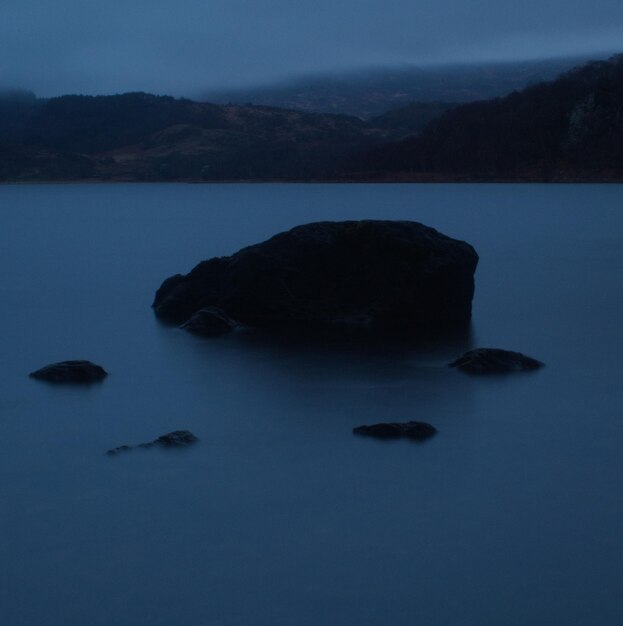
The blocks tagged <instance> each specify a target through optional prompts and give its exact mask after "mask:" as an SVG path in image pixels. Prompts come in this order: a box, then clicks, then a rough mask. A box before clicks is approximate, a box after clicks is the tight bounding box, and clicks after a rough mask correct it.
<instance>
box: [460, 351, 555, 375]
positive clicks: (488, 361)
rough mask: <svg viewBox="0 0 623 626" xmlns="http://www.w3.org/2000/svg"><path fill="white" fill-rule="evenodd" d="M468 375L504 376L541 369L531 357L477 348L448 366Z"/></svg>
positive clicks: (538, 363) (539, 363) (518, 353)
mask: <svg viewBox="0 0 623 626" xmlns="http://www.w3.org/2000/svg"><path fill="white" fill-rule="evenodd" d="M449 366H450V367H457V368H458V369H460V370H461V371H462V372H467V373H468V374H506V373H508V372H525V371H532V370H535V369H538V368H539V367H543V363H541V361H537V360H536V359H533V358H532V357H529V356H526V355H525V354H521V352H513V351H511V350H500V349H499V348H478V349H477V350H470V351H469V352H466V353H465V354H464V355H463V356H461V357H459V358H458V359H457V360H456V361H453V362H452V363H450V364H449Z"/></svg>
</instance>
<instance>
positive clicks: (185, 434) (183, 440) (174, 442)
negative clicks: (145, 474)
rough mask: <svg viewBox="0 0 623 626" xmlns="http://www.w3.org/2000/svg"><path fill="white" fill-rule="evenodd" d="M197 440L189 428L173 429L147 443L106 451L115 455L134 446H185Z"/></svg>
mask: <svg viewBox="0 0 623 626" xmlns="http://www.w3.org/2000/svg"><path fill="white" fill-rule="evenodd" d="M197 441H199V439H197V437H195V435H193V434H192V433H191V432H190V431H189V430H174V431H173V432H171V433H167V434H166V435H161V436H160V437H158V439H154V441H150V442H148V443H139V444H138V446H128V445H123V446H119V447H117V448H112V449H110V450H108V451H107V452H106V454H108V455H110V456H115V455H116V454H119V453H120V452H129V451H130V450H133V449H134V448H153V447H154V446H161V447H163V448H185V447H187V446H189V445H191V444H193V443H196V442H197Z"/></svg>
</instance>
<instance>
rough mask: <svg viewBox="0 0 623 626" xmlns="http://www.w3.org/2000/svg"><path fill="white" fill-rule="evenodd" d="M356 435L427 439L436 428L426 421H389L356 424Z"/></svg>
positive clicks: (380, 437) (378, 437)
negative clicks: (366, 424) (369, 424)
mask: <svg viewBox="0 0 623 626" xmlns="http://www.w3.org/2000/svg"><path fill="white" fill-rule="evenodd" d="M353 433H355V434H356V435H366V436H368V437H376V438H377V439H397V438H398V437H405V438H407V439H417V440H419V441H421V440H423V439H428V438H429V437H432V436H433V435H435V434H436V433H437V429H436V428H435V427H434V426H431V425H430V424H427V423H426V422H403V423H399V422H390V423H386V424H372V425H371V426H358V427H357V428H353Z"/></svg>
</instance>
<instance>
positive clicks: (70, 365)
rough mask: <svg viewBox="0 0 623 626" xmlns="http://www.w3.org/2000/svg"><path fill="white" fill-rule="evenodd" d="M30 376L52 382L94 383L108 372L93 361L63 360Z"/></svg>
mask: <svg viewBox="0 0 623 626" xmlns="http://www.w3.org/2000/svg"><path fill="white" fill-rule="evenodd" d="M30 376H31V377H32V378H37V379H38V380H46V381H48V382H52V383H92V382H96V381H98V380H102V379H103V378H106V376H108V373H107V372H106V370H105V369H104V368H103V367H101V366H100V365H96V364H95V363H91V361H61V362H60V363H52V364H50V365H46V366H45V367H42V368H41V369H38V370H37V371H36V372H31V373H30Z"/></svg>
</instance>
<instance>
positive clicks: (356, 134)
mask: <svg viewBox="0 0 623 626" xmlns="http://www.w3.org/2000/svg"><path fill="white" fill-rule="evenodd" d="M0 120H4V123H3V122H0V180H5V181H28V180H83V179H96V180H139V181H140V180H145V181H149V180H228V179H229V180H231V179H243V180H248V179H253V180H257V179H267V180H272V179H280V180H298V179H314V178H326V177H330V176H334V175H336V174H337V173H338V170H337V169H336V168H337V165H336V164H337V162H338V161H340V160H341V159H344V158H347V157H348V156H349V155H351V154H353V153H355V152H357V151H359V150H361V149H362V148H363V147H364V146H370V145H373V144H374V143H378V141H380V140H381V139H382V133H379V132H375V131H371V130H370V129H369V128H368V127H367V126H366V124H365V123H364V122H362V121H361V120H359V119H357V118H352V117H347V116H340V115H323V114H311V113H301V112H298V111H288V110H284V109H274V108H269V107H260V106H257V107H256V106H236V105H230V106H220V105H214V104H207V103H198V102H192V101H190V100H183V99H182V100H178V99H174V98H171V97H168V96H154V95H150V94H145V93H129V94H123V95H118V96H97V97H92V96H63V97H60V98H53V99H49V100H37V99H36V98H34V96H33V97H28V96H27V95H23V94H18V95H17V97H16V95H15V94H8V95H6V96H5V97H0Z"/></svg>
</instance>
